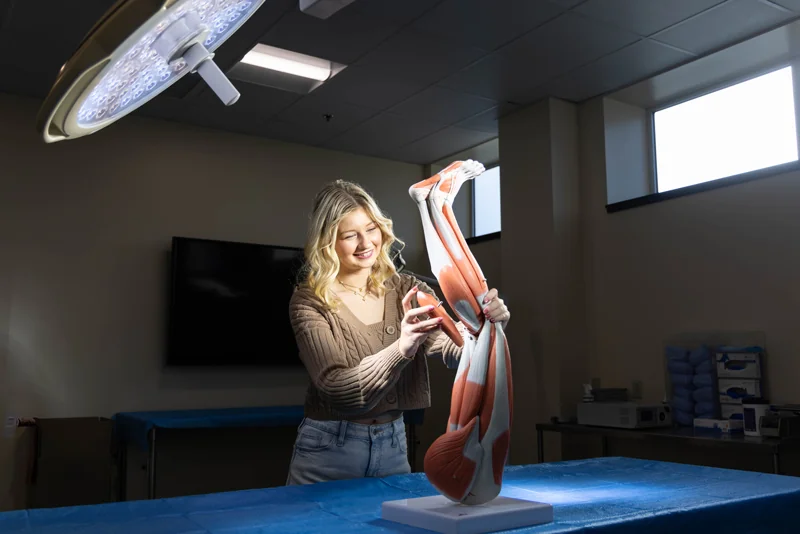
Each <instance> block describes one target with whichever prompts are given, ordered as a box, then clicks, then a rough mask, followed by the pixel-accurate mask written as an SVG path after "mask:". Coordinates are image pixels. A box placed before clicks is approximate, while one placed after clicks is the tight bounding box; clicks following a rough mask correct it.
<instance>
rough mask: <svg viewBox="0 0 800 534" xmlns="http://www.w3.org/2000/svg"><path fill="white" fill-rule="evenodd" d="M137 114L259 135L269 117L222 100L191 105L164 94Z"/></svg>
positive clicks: (136, 112) (261, 133)
mask: <svg viewBox="0 0 800 534" xmlns="http://www.w3.org/2000/svg"><path fill="white" fill-rule="evenodd" d="M134 114H136V115H139V116H144V117H150V118H154V119H160V120H166V121H175V122H180V123H185V124H193V125H195V126H201V127H203V128H212V129H215V130H221V131H226V132H233V133H239V134H245V135H255V136H262V135H264V131H265V130H264V129H265V125H266V121H265V120H263V119H261V118H260V117H258V116H253V115H243V114H240V113H235V112H233V111H232V110H231V109H226V108H225V106H223V105H222V104H220V105H219V107H217V106H198V105H196V104H195V105H191V104H189V103H187V102H186V101H185V100H180V99H177V98H170V97H167V96H164V95H161V96H159V97H156V98H155V99H153V100H151V101H150V102H148V103H147V104H145V105H144V106H142V107H141V108H139V109H138V110H136V111H135V112H134Z"/></svg>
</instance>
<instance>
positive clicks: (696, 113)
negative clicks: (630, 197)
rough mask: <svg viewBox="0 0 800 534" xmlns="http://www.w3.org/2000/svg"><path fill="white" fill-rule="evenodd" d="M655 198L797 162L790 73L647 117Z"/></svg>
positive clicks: (776, 73) (775, 73)
mask: <svg viewBox="0 0 800 534" xmlns="http://www.w3.org/2000/svg"><path fill="white" fill-rule="evenodd" d="M653 120H654V131H655V152H656V177H657V183H658V192H659V193H662V192H664V191H670V190H673V189H678V188H681V187H687V186H690V185H694V184H699V183H703V182H709V181H711V180H717V179H720V178H726V177H729V176H734V175H737V174H742V173H745V172H750V171H755V170H758V169H764V168H767V167H772V166H774V165H780V164H782V163H788V162H791V161H797V128H796V124H795V112H794V86H793V83H792V68H791V67H786V68H782V69H780V70H776V71H773V72H770V73H768V74H764V75H762V76H758V77H756V78H752V79H750V80H747V81H745V82H741V83H738V84H736V85H732V86H730V87H726V88H725V89H720V90H718V91H715V92H713V93H709V94H707V95H704V96H701V97H698V98H695V99H692V100H689V101H687V102H684V103H681V104H677V105H675V106H672V107H670V108H667V109H664V110H661V111H657V112H656V113H654V114H653Z"/></svg>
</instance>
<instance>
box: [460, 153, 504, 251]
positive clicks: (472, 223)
mask: <svg viewBox="0 0 800 534" xmlns="http://www.w3.org/2000/svg"><path fill="white" fill-rule="evenodd" d="M497 167H500V162H495V163H491V164H489V165H487V166H484V171H483V172H486V171H490V170H492V169H495V168H497ZM479 178H480V177H479ZM470 182H472V183H471V184H470V195H471V196H472V199H471V201H470V212H471V213H470V218H469V219H470V220H469V223H470V237H469V238H468V239H467V240H466V241H467V244H470V245H471V244H473V243H480V242H482V241H488V240H490V239H496V238H499V237H500V234H501V233H502V231H503V226H502V223H501V225H500V231H499V232H491V233H488V234H483V235H476V233H477V232H476V224H475V214H476V213H477V209H476V203H475V199H476V198H477V195H476V194H475V179H472V180H470ZM501 191H502V189H501ZM500 197H501V202H502V194H501V195H500ZM500 208H501V209H500V211H501V213H502V205H501V206H500ZM501 220H502V219H501Z"/></svg>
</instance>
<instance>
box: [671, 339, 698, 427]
mask: <svg viewBox="0 0 800 534" xmlns="http://www.w3.org/2000/svg"><path fill="white" fill-rule="evenodd" d="M665 350H666V356H667V371H668V372H669V376H670V383H671V384H672V418H673V420H674V421H675V422H676V423H677V424H679V425H681V426H692V423H693V421H694V413H695V402H696V401H695V399H694V395H693V394H694V391H695V389H696V386H695V384H694V375H695V368H694V365H692V363H691V362H690V361H689V351H688V350H687V349H685V348H683V347H667V348H666V349H665Z"/></svg>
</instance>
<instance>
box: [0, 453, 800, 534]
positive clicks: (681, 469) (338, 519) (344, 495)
mask: <svg viewBox="0 0 800 534" xmlns="http://www.w3.org/2000/svg"><path fill="white" fill-rule="evenodd" d="M435 494H436V492H435V491H434V490H433V489H432V488H431V486H430V484H429V483H428V481H427V480H426V478H425V476H424V475H423V474H417V473H415V474H411V475H402V476H395V477H389V478H386V479H383V480H378V479H362V480H352V481H340V482H331V483H324V484H316V485H311V486H291V487H278V488H270V489H265V490H247V491H239V492H230V493H218V494H210V495H200V496H191V497H177V498H171V499H157V500H151V501H138V502H137V501H134V502H121V503H111V504H102V505H96V506H82V507H75V508H63V509H50V510H29V511H19V512H7V513H5V514H0V532H8V533H40V534H45V533H47V534H49V533H56V532H69V533H70V534H105V533H112V532H113V533H117V532H125V533H126V534H135V533H147V534H223V533H224V534H234V533H235V534H256V533H272V532H274V533H280V534H294V533H298V534H300V533H303V534H316V533H320V534H322V533H324V534H333V533H347V534H369V533H377V532H384V533H385V532H403V533H420V534H422V533H424V532H427V531H423V530H418V529H414V528H409V527H405V526H400V525H397V524H394V523H389V522H387V521H384V520H382V519H381V517H380V510H381V503H383V502H384V501H387V500H396V499H405V498H414V497H421V496H427V495H435ZM503 494H504V495H508V496H511V497H517V498H523V499H530V500H535V501H542V502H549V503H551V504H552V505H553V507H554V512H555V521H554V522H553V523H550V524H547V525H541V526H538V527H533V528H530V529H522V530H515V531H514V532H516V533H519V532H530V533H535V532H536V533H538V532H548V533H555V532H586V531H591V532H601V533H634V532H635V533H642V532H643V533H646V534H655V533H659V532H679V533H680V534H691V533H703V534H708V533H710V532H737V533H740V532H741V533H760V532H765V533H767V532H768V533H780V532H797V527H796V519H795V516H794V512H795V510H796V509H797V508H798V506H800V479H798V478H794V477H788V476H781V475H773V474H762V473H754V472H745V471H731V470H724V469H718V468H710V467H698V466H691V465H680V464H671V463H663V462H655V461H646V460H634V459H628V458H595V459H591V460H581V461H571V462H561V463H549V464H536V465H531V466H512V467H509V468H508V469H507V471H506V478H505V484H504V489H503Z"/></svg>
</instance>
